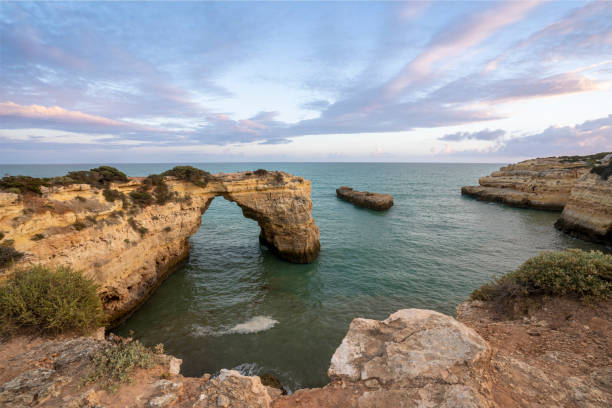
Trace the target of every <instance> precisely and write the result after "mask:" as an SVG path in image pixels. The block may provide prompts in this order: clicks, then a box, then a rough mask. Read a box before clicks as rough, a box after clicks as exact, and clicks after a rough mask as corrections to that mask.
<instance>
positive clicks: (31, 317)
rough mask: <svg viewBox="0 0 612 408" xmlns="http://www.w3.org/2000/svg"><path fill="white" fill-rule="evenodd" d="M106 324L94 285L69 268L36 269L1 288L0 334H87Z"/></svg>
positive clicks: (17, 275)
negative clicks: (31, 332) (27, 331)
mask: <svg viewBox="0 0 612 408" xmlns="http://www.w3.org/2000/svg"><path fill="white" fill-rule="evenodd" d="M103 322H104V314H103V311H102V302H101V300H100V298H99V297H98V294H97V286H96V285H95V284H94V282H93V281H92V280H90V279H88V278H86V277H84V276H83V274H82V273H81V272H76V271H73V270H71V269H70V268H65V267H59V268H57V269H49V268H46V267H44V266H33V267H30V268H28V269H22V270H18V271H16V272H15V273H14V274H12V275H11V276H10V277H9V278H8V280H7V281H6V282H5V283H4V284H2V285H0V332H1V333H2V334H4V335H7V334H11V333H12V332H14V331H15V330H17V329H29V330H34V331H37V332H42V333H61V332H65V331H77V332H84V331H86V330H88V329H93V328H96V327H99V326H101V325H102V324H103Z"/></svg>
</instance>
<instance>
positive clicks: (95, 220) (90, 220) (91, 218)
mask: <svg viewBox="0 0 612 408" xmlns="http://www.w3.org/2000/svg"><path fill="white" fill-rule="evenodd" d="M85 219H86V220H87V222H90V223H92V224H94V225H95V224H97V223H98V219H97V218H96V217H95V216H93V215H88V216H87V217H85Z"/></svg>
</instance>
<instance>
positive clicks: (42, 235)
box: [30, 233, 45, 241]
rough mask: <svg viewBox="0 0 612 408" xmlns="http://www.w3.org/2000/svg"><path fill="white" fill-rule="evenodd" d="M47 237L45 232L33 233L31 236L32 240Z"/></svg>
mask: <svg viewBox="0 0 612 408" xmlns="http://www.w3.org/2000/svg"><path fill="white" fill-rule="evenodd" d="M44 238H45V234H40V233H38V234H34V235H32V237H31V238H30V239H31V240H32V241H40V240H41V239H44Z"/></svg>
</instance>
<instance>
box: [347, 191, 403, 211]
mask: <svg viewBox="0 0 612 408" xmlns="http://www.w3.org/2000/svg"><path fill="white" fill-rule="evenodd" d="M336 195H337V196H338V197H339V198H340V199H342V200H345V201H348V202H350V203H353V204H355V205H356V206H358V207H363V208H369V209H371V210H376V211H384V210H388V209H389V208H391V207H392V206H393V197H392V196H390V195H389V194H379V193H371V192H369V191H357V190H353V189H352V188H350V187H347V186H342V187H340V188H338V189H336Z"/></svg>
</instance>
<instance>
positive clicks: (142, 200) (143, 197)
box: [130, 189, 154, 207]
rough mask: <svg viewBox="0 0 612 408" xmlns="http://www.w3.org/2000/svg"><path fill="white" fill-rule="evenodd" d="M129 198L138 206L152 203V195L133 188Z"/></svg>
mask: <svg viewBox="0 0 612 408" xmlns="http://www.w3.org/2000/svg"><path fill="white" fill-rule="evenodd" d="M130 198H131V199H132V202H133V203H134V204H136V205H137V206H139V207H147V206H149V205H151V204H153V201H154V199H153V196H152V195H151V194H149V193H147V192H146V191H143V190H140V189H138V190H134V191H131V192H130Z"/></svg>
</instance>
